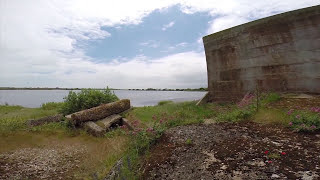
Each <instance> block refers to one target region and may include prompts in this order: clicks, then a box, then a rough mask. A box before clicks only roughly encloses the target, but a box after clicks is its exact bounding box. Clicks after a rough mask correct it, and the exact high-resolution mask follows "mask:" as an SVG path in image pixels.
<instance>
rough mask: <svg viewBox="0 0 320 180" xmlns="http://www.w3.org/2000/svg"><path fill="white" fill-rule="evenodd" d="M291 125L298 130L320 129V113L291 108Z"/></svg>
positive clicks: (311, 130)
mask: <svg viewBox="0 0 320 180" xmlns="http://www.w3.org/2000/svg"><path fill="white" fill-rule="evenodd" d="M287 114H288V115H289V116H290V122H289V126H290V127H291V128H293V129H295V130H296V131H305V132H313V131H317V130H320V114H318V113H312V112H303V111H298V110H293V109H290V110H289V111H288V113H287Z"/></svg>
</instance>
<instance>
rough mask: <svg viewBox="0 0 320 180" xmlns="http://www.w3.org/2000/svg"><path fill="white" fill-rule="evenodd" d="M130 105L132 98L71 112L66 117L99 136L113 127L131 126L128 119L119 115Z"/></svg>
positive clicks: (74, 123) (75, 124)
mask: <svg viewBox="0 0 320 180" xmlns="http://www.w3.org/2000/svg"><path fill="white" fill-rule="evenodd" d="M130 107H131V106H130V100H129V99H122V100H120V101H116V102H112V103H108V104H102V105H100V106H97V107H94V108H91V109H86V110H83V111H79V112H76V113H73V114H70V115H68V116H66V118H67V120H69V121H70V122H71V123H72V124H73V125H74V126H75V127H84V129H85V130H86V131H87V132H88V133H89V134H92V135H93V136H97V137H99V136H104V134H105V133H106V132H108V131H109V130H110V129H111V128H112V127H116V126H122V125H126V126H127V127H129V128H131V126H130V124H129V123H128V121H127V120H126V119H125V118H122V117H121V116H120V115H119V113H122V112H124V111H127V110H129V109H130Z"/></svg>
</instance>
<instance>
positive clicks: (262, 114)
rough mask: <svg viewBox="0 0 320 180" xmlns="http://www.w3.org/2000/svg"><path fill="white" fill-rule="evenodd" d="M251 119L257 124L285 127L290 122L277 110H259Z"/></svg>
mask: <svg viewBox="0 0 320 180" xmlns="http://www.w3.org/2000/svg"><path fill="white" fill-rule="evenodd" d="M252 119H253V121H255V122H259V123H270V124H279V125H287V124H288V123H289V122H290V119H289V117H288V116H287V115H286V114H285V113H284V112H283V111H281V110H279V109H260V110H259V111H258V112H257V113H256V114H255V115H254V117H253V118H252Z"/></svg>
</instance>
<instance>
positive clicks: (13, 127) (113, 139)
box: [0, 103, 129, 179]
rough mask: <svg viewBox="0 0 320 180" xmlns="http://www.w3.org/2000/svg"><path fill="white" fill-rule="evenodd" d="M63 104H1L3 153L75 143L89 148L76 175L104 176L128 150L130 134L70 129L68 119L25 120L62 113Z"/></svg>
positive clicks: (79, 176)
mask: <svg viewBox="0 0 320 180" xmlns="http://www.w3.org/2000/svg"><path fill="white" fill-rule="evenodd" d="M58 108H59V104H57V103H46V104H44V105H42V107H40V108H25V107H21V106H0V153H4V152H10V151H14V150H16V149H21V148H63V147H67V146H70V145H72V144H77V145H83V146H85V147H87V152H86V153H85V154H83V157H82V161H81V162H80V163H79V168H78V169H77V170H76V171H74V172H71V173H73V174H74V176H75V178H81V179H91V178H92V175H93V174H96V176H97V177H98V178H100V179H102V178H103V177H104V176H105V175H106V174H107V173H108V171H109V170H110V169H111V168H112V166H113V165H114V163H115V162H116V161H117V160H118V159H119V158H120V157H122V156H124V153H125V152H126V151H127V149H128V140H129V137H128V136H127V135H125V134H124V133H122V132H120V131H119V130H117V131H112V133H108V134H107V135H106V137H104V138H96V137H92V136H90V135H88V134H87V133H86V132H84V131H83V130H76V129H70V128H69V127H68V123H67V122H65V121H62V122H58V123H49V124H45V125H42V126H37V127H32V128H28V127H27V126H26V125H25V122H26V121H27V120H29V119H37V118H41V117H45V116H49V115H54V114H57V113H58Z"/></svg>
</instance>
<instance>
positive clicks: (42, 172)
mask: <svg viewBox="0 0 320 180" xmlns="http://www.w3.org/2000/svg"><path fill="white" fill-rule="evenodd" d="M85 152H86V148H85V147H84V146H75V145H72V146H66V147H65V146H64V147H59V148H58V147H51V148H49V147H47V148H23V149H18V150H15V151H11V152H7V153H4V154H0V179H72V176H71V175H72V174H70V172H71V171H72V170H73V169H75V168H77V167H78V164H79V162H80V158H81V155H82V154H83V153H85Z"/></svg>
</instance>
